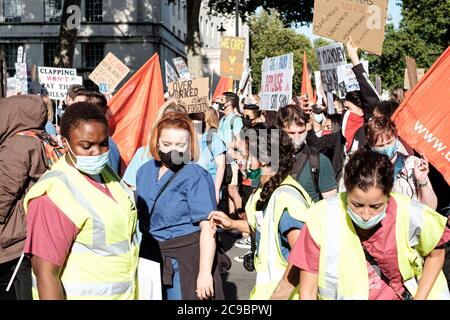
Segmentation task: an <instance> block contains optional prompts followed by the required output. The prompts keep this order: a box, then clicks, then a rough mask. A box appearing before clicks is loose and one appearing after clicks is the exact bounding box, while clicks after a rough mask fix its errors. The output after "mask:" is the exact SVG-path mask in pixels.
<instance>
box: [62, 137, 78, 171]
mask: <svg viewBox="0 0 450 320" xmlns="http://www.w3.org/2000/svg"><path fill="white" fill-rule="evenodd" d="M61 138H63V139H64V140H66V144H67V147H68V148H69V152H67V154H68V155H69V158H70V160H71V161H72V163H73V165H74V166H75V168H76V167H77V156H76V155H75V153H74V152H73V151H72V148H71V147H70V143H69V140H67V138H66V137H63V136H61ZM72 156H73V157H72ZM74 158H75V159H74Z"/></svg>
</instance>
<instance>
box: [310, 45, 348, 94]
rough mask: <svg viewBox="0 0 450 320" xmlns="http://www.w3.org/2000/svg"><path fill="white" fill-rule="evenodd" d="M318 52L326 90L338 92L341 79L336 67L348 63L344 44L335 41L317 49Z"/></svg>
mask: <svg viewBox="0 0 450 320" xmlns="http://www.w3.org/2000/svg"><path fill="white" fill-rule="evenodd" d="M316 53H317V60H318V62H319V70H320V76H321V78H322V85H323V89H324V91H325V92H331V91H336V92H337V91H338V85H339V80H338V76H337V71H336V68H337V67H338V66H342V65H346V64H347V60H346V58H345V52H344V46H343V45H342V43H334V44H330V45H328V46H325V47H321V48H318V49H316Z"/></svg>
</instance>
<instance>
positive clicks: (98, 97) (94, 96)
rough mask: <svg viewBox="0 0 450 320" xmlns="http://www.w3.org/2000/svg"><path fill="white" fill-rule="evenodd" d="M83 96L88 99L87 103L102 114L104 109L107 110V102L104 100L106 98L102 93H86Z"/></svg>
mask: <svg viewBox="0 0 450 320" xmlns="http://www.w3.org/2000/svg"><path fill="white" fill-rule="evenodd" d="M85 96H86V97H88V99H87V102H89V103H92V104H93V105H96V106H97V107H99V108H100V109H101V110H102V112H103V113H105V112H106V109H108V100H106V97H105V96H104V95H103V94H102V93H100V92H97V91H88V92H86V93H85Z"/></svg>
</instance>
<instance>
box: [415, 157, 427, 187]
mask: <svg viewBox="0 0 450 320" xmlns="http://www.w3.org/2000/svg"><path fill="white" fill-rule="evenodd" d="M429 172H430V168H429V166H428V159H427V157H425V156H422V159H420V160H416V161H415V166H414V176H415V177H416V180H417V182H418V183H419V184H425V183H426V182H427V181H428V173H429Z"/></svg>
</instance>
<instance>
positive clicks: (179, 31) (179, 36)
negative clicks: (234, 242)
mask: <svg viewBox="0 0 450 320" xmlns="http://www.w3.org/2000/svg"><path fill="white" fill-rule="evenodd" d="M178 38H180V39H181V30H178Z"/></svg>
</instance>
